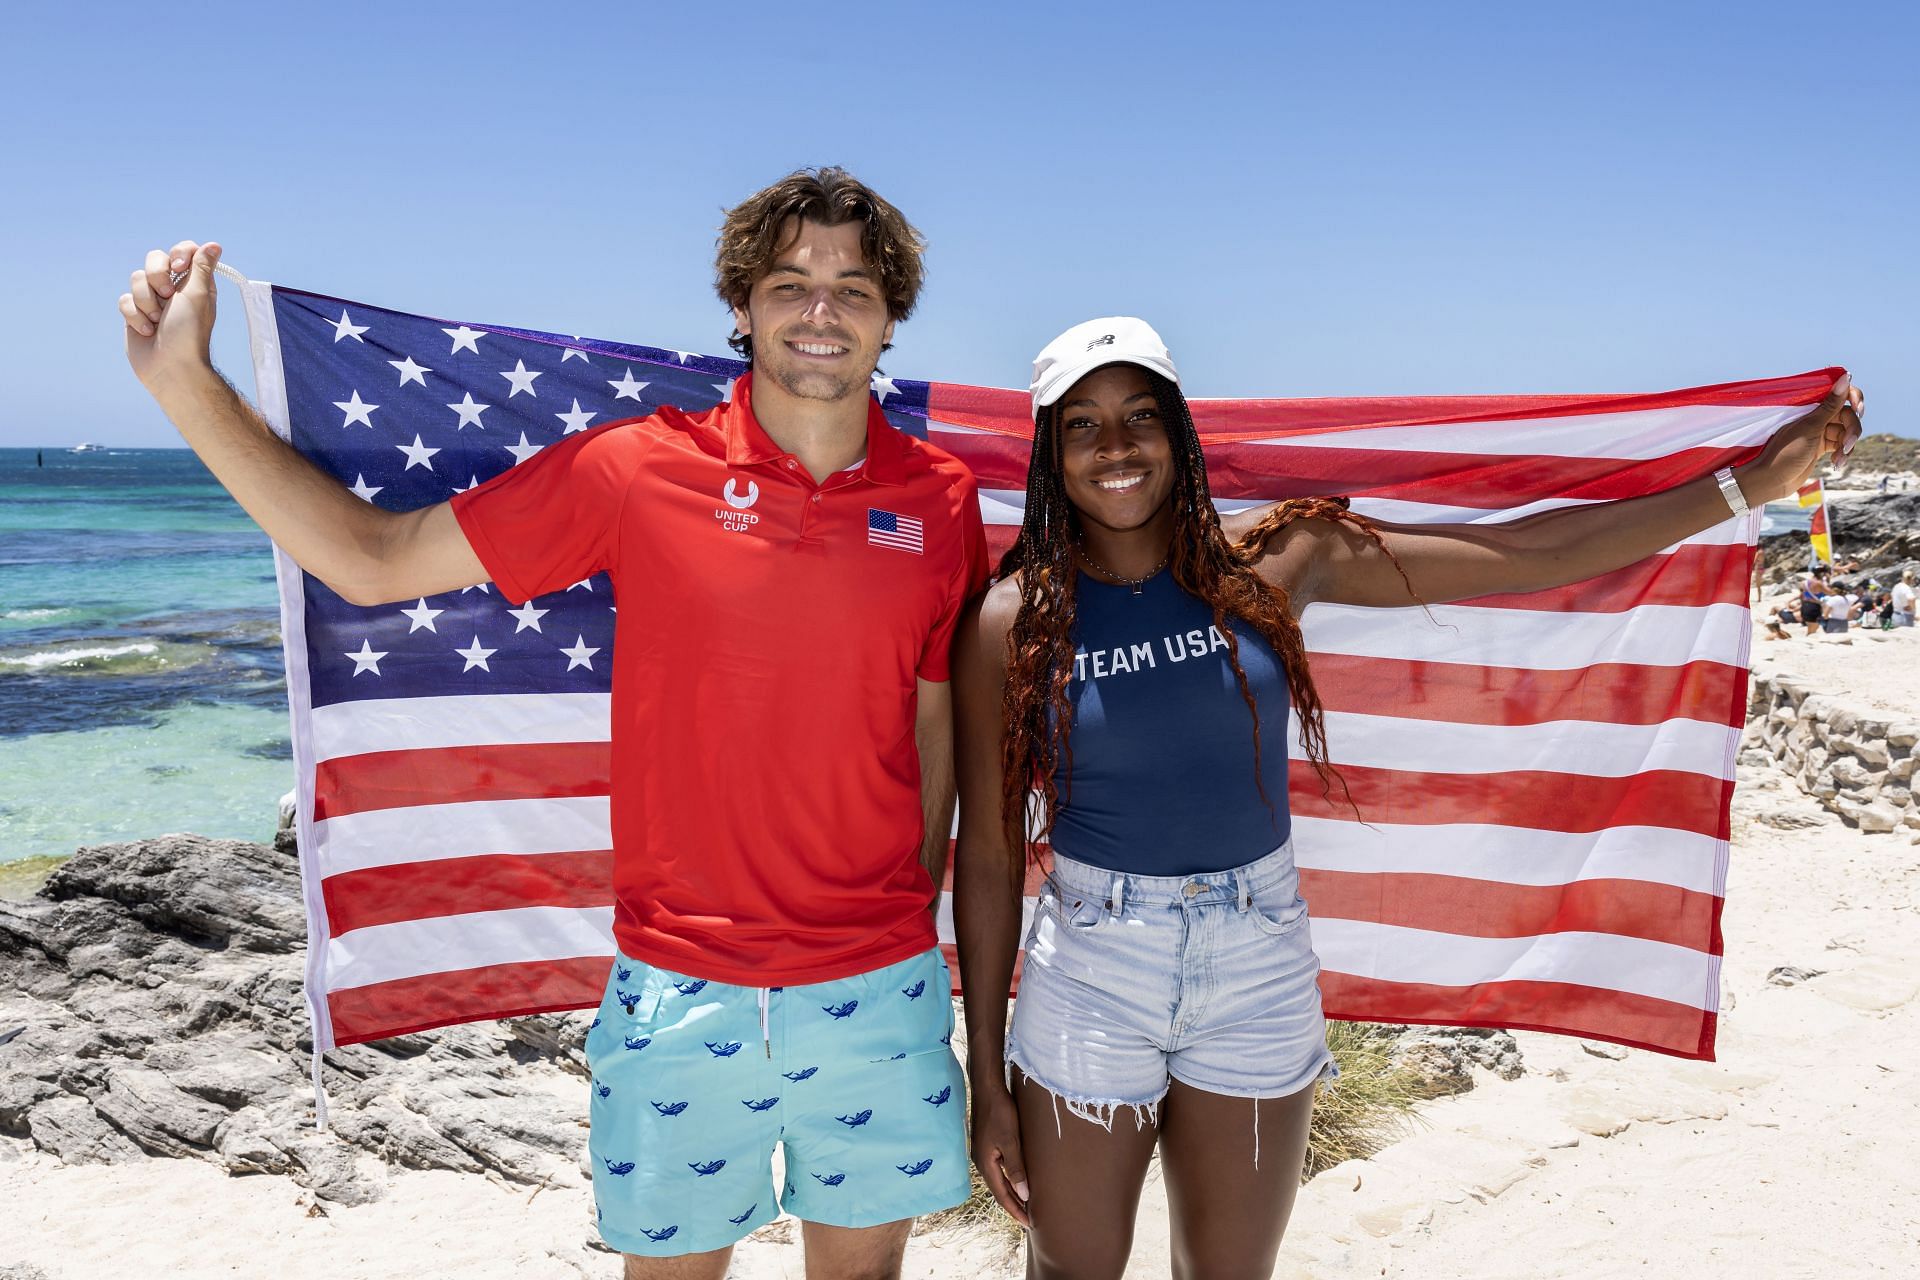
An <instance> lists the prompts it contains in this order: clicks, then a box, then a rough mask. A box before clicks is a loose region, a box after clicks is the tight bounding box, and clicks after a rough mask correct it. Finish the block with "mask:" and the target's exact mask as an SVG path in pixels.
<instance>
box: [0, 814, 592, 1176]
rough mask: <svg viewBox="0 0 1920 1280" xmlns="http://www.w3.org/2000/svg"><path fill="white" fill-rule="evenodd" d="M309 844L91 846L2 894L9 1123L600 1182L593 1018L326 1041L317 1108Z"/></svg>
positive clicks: (86, 1141) (287, 1168)
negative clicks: (594, 1153) (302, 848)
mask: <svg viewBox="0 0 1920 1280" xmlns="http://www.w3.org/2000/svg"><path fill="white" fill-rule="evenodd" d="M305 934H306V919H305V913H304V910H303V907H302V905H301V897H300V882H299V872H298V868H297V865H296V863H295V861H294V859H293V857H292V855H291V854H290V853H288V852H285V851H277V850H275V849H272V848H268V847H266V846H264V845H256V844H247V843H243V842H240V841H233V840H209V839H205V838H203V837H199V836H177V835H176V836H162V837H160V838H158V839H154V840H144V841H138V842H135V843H130V844H114V845H99V846H95V847H92V848H86V849H82V850H80V852H79V853H77V854H75V855H74V856H73V858H72V859H70V860H69V861H67V862H66V863H64V864H62V865H61V866H60V867H59V868H58V869H57V870H55V871H54V873H53V874H52V875H51V876H50V877H49V878H48V880H47V883H46V885H45V887H44V888H42V889H41V891H40V893H39V895H38V896H37V897H35V898H34V899H31V900H29V901H26V902H6V901H0V1133H5V1134H8V1135H12V1136H14V1137H17V1138H30V1139H31V1140H32V1141H33V1142H34V1144H35V1145H37V1146H38V1147H40V1148H42V1149H43V1150H46V1151H49V1152H51V1153H53V1154H55V1155H57V1156H58V1157H60V1158H61V1159H62V1160H65V1161H68V1162H70V1163H86V1162H119V1161H128V1160H141V1159H145V1158H148V1157H151V1156H170V1157H190V1158H195V1159H202V1160H208V1161H212V1162H214V1163H216V1164H220V1165H223V1166H225V1167H226V1168H227V1170H228V1171H230V1172H232V1173H236V1174H241V1173H283V1174H287V1175H290V1176H291V1177H293V1178H294V1179H295V1180H296V1181H298V1182H300V1183H301V1184H303V1185H305V1186H307V1187H310V1188H311V1189H312V1190H313V1191H314V1193H315V1194H316V1195H317V1196H319V1197H321V1198H323V1199H328V1200H332V1201H336V1202H340V1203H349V1204H350V1203H358V1202H362V1201H366V1200H370V1199H374V1198H376V1197H377V1196H378V1195H379V1178H378V1174H379V1171H380V1167H381V1164H382V1163H383V1162H384V1163H388V1164H397V1165H401V1166H404V1167H407V1168H415V1169H450V1170H455V1171H458V1172H463V1173H482V1174H486V1175H488V1176H492V1177H496V1178H500V1179H504V1180H506V1181H508V1182H514V1183H523V1184H529V1185H545V1184H547V1183H549V1182H557V1181H560V1180H563V1179H566V1180H572V1179H578V1178H580V1177H581V1173H580V1161H581V1159H582V1158H583V1156H584V1152H585V1145H586V1115H587V1106H586V1102H587V1099H586V1097H585V1090H586V1083H585V1075H586V1065H585V1061H584V1057H583V1054H582V1043H583V1041H584V1038H585V1032H586V1024H587V1019H588V1017H589V1016H590V1015H588V1014H576V1015H553V1016H543V1017H532V1018H518V1019H513V1020H510V1021H507V1022H498V1023H476V1024H473V1025H470V1026H463V1027H452V1028H447V1029H444V1030H440V1031H433V1032H425V1033H421V1034H416V1035H410V1036H401V1037H398V1038H395V1039H392V1040H386V1041H381V1042H378V1043H376V1044H372V1045H355V1046H352V1047H349V1048H346V1049H339V1050H335V1051H334V1052H332V1053H330V1054H328V1055H327V1065H326V1069H325V1072H324V1075H323V1080H324V1083H325V1085H326V1088H327V1095H328V1101H329V1105H330V1122H331V1127H330V1129H329V1130H328V1131H327V1132H324V1133H323V1132H319V1131H317V1130H316V1129H315V1127H314V1122H313V1092H312V1087H311V1084H310V1081H309V1076H308V1063H309V1057H308V1055H309V1051H310V1046H311V1041H310V1040H309V1038H308V1026H307V1013H306V1004H305V1000H304V998H303V996H302V994H301V975H302V967H303V965H304V962H305V951H306V947H305Z"/></svg>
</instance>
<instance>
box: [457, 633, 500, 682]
mask: <svg viewBox="0 0 1920 1280" xmlns="http://www.w3.org/2000/svg"><path fill="white" fill-rule="evenodd" d="M454 652H455V653H457V654H459V655H460V656H461V657H463V658H465V659H466V660H467V665H466V666H464V667H462V668H460V670H461V672H462V673H463V674H464V673H465V672H468V671H471V670H473V669H474V668H475V667H478V668H480V669H481V670H482V671H485V672H487V673H488V674H492V672H493V668H492V667H490V666H488V665H487V659H488V658H491V657H492V656H493V655H494V654H496V653H498V652H500V651H499V650H498V649H488V648H486V647H484V646H483V645H482V644H481V643H480V637H479V636H475V637H474V638H473V643H472V644H470V645H468V646H467V647H466V648H464V649H455V650H454Z"/></svg>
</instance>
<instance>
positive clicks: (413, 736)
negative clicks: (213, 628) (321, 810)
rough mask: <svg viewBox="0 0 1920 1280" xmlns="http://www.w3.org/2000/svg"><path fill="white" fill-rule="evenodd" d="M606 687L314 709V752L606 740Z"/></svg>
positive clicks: (327, 756)
mask: <svg viewBox="0 0 1920 1280" xmlns="http://www.w3.org/2000/svg"><path fill="white" fill-rule="evenodd" d="M611 707H612V699H611V698H610V697H609V696H608V695H606V694H604V693H494V694H478V695H474V696H466V697H451V696H449V697H439V698H377V699H369V700H367V701H364V702H336V703H333V704H331V705H330V706H324V707H315V708H314V709H313V744H314V753H315V757H316V758H317V759H320V760H332V759H334V758H336V757H339V756H355V755H360V754H362V753H364V752H369V751H417V750H423V749H430V748H435V747H485V746H493V745H496V744H498V743H503V742H604V741H606V739H607V737H608V735H609V734H610V733H611V732H612V719H611V715H612V713H611Z"/></svg>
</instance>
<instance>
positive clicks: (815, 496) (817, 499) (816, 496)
mask: <svg viewBox="0 0 1920 1280" xmlns="http://www.w3.org/2000/svg"><path fill="white" fill-rule="evenodd" d="M813 500H814V501H815V502H818V501H820V495H819V494H817V493H816V494H814V495H813Z"/></svg>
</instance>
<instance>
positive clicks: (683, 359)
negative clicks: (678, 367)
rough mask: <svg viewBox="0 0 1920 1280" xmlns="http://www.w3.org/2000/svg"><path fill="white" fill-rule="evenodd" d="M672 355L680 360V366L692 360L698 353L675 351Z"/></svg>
mask: <svg viewBox="0 0 1920 1280" xmlns="http://www.w3.org/2000/svg"><path fill="white" fill-rule="evenodd" d="M673 354H674V355H676V356H678V357H679V358H680V363H681V364H685V363H686V362H687V361H689V360H691V359H693V358H694V357H695V356H697V355H699V354H700V353H699V352H698V351H676V352H674V353H673Z"/></svg>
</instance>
